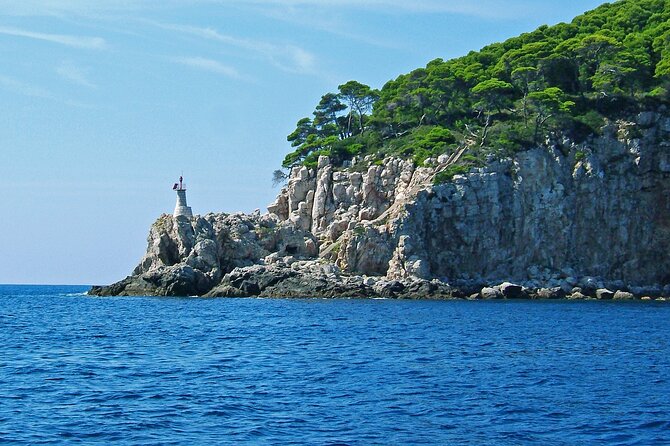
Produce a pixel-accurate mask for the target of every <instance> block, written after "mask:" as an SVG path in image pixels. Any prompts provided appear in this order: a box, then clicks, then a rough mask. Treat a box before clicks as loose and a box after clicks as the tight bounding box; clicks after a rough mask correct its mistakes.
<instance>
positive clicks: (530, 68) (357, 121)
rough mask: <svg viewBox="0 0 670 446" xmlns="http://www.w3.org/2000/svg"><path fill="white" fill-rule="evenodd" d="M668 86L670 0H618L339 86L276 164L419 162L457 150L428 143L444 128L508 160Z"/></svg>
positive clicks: (444, 142)
mask: <svg viewBox="0 0 670 446" xmlns="http://www.w3.org/2000/svg"><path fill="white" fill-rule="evenodd" d="M669 91H670V0H620V1H616V2H614V3H607V4H604V5H602V6H600V7H598V8H596V9H595V10H593V11H590V12H588V13H586V14H583V15H581V16H579V17H577V18H575V19H574V20H573V21H572V22H571V23H561V24H558V25H555V26H551V27H549V26H541V27H539V28H538V29H536V30H535V31H532V32H529V33H525V34H522V35H520V36H518V37H514V38H511V39H508V40H507V41H505V42H501V43H495V44H492V45H489V46H487V47H485V48H483V49H482V50H480V51H477V52H475V51H473V52H470V53H469V54H467V55H466V56H463V57H460V58H457V59H452V60H448V61H445V60H442V59H435V60H433V61H431V62H430V63H428V64H427V65H426V67H424V68H418V69H416V70H414V71H412V72H410V73H407V74H403V75H400V76H398V77H397V78H396V79H393V80H391V81H389V82H387V83H386V84H385V85H384V86H383V88H382V89H381V90H379V91H376V90H373V89H371V88H370V87H369V86H367V85H364V84H361V83H359V82H357V81H349V82H346V83H344V84H342V85H340V86H339V87H338V92H337V93H328V94H326V95H324V96H323V97H322V98H321V101H320V102H319V104H318V105H317V107H316V109H315V111H314V114H313V118H311V119H310V118H303V119H301V120H300V121H298V123H297V126H296V130H295V131H294V132H293V133H291V134H290V135H289V136H288V140H289V142H291V145H292V147H294V148H295V150H294V152H292V153H290V154H289V155H287V157H286V159H285V160H284V163H283V165H284V167H291V166H294V165H296V164H300V163H303V164H309V165H312V164H314V163H315V159H316V158H318V155H319V154H328V155H330V156H331V157H333V158H336V159H337V160H339V161H344V160H346V159H349V158H351V157H353V156H359V155H366V154H375V156H379V155H378V154H381V155H383V154H395V155H401V156H406V157H408V158H414V160H415V161H416V162H417V163H418V164H420V163H421V162H423V160H424V159H425V158H426V157H430V156H433V155H435V154H439V153H444V151H446V150H448V146H449V145H452V144H453V141H451V139H450V138H446V139H445V138H440V137H437V136H436V135H438V134H439V133H440V132H445V131H448V132H450V133H449V134H450V135H451V137H452V138H461V139H463V140H464V141H463V143H465V144H466V145H467V146H468V147H470V149H468V150H471V151H474V150H489V153H498V149H499V148H500V147H504V148H505V153H508V151H509V150H510V149H511V148H513V147H516V148H517V150H519V149H521V148H523V147H527V146H530V145H536V144H539V143H540V142H541V141H543V140H544V137H543V136H544V135H545V134H546V133H547V132H552V131H555V130H558V129H559V127H560V129H561V131H563V132H565V133H566V134H568V135H570V132H572V136H573V137H574V138H583V137H587V136H588V135H589V134H592V133H593V132H597V131H599V129H598V128H596V127H597V125H598V123H602V122H604V120H605V119H608V118H609V119H612V118H617V117H618V115H617V114H621V113H626V112H630V111H631V110H633V111H634V110H636V109H640V108H642V107H647V106H653V105H654V104H656V105H658V104H660V103H667V102H668V101H669V100H670V98H669V95H668V92H669ZM433 132H436V133H433ZM429 135H430V136H429ZM454 135H455V136H454Z"/></svg>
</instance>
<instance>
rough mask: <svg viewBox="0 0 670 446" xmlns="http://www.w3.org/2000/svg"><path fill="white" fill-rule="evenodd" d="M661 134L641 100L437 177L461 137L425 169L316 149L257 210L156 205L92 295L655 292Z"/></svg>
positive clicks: (657, 296)
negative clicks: (123, 267) (619, 115)
mask: <svg viewBox="0 0 670 446" xmlns="http://www.w3.org/2000/svg"><path fill="white" fill-rule="evenodd" d="M669 137H670V117H668V115H667V110H665V109H662V110H659V111H657V112H651V111H647V112H643V113H639V114H637V115H635V116H631V118H630V119H629V120H619V121H616V122H610V123H608V125H607V126H605V127H604V128H603V129H602V134H601V135H600V136H597V137H593V138H591V139H590V140H588V141H585V142H582V143H579V144H577V143H575V142H572V141H570V140H569V139H567V138H559V137H558V136H555V137H554V138H553V139H552V138H550V139H548V140H547V142H546V144H544V145H542V146H539V147H536V148H532V149H529V150H524V151H520V152H518V153H516V154H515V155H514V156H513V157H511V158H500V159H495V158H491V159H489V160H487V163H486V166H485V167H481V168H474V169H472V170H471V171H470V172H468V173H466V174H462V175H455V176H454V177H453V178H452V179H451V180H450V181H447V182H445V183H443V184H436V182H435V178H436V176H437V174H438V173H440V172H443V171H444V170H445V169H447V168H448V167H449V166H451V165H453V163H455V162H457V161H458V157H459V156H463V154H464V153H466V152H467V148H466V147H463V148H462V149H460V150H458V151H457V152H454V153H453V154H451V155H449V156H447V155H442V156H440V157H437V158H435V159H428V160H427V161H426V162H425V163H424V164H423V165H421V166H415V165H414V164H413V162H412V161H411V160H403V159H399V158H392V157H390V158H384V159H383V160H376V159H373V158H371V157H367V158H364V159H354V160H353V162H352V164H351V165H348V166H346V167H344V166H338V165H334V164H332V163H331V160H330V159H329V158H327V157H323V156H322V157H320V158H319V160H318V166H317V167H316V168H315V169H308V168H307V167H295V168H294V169H293V170H292V171H291V174H290V177H289V180H288V184H287V185H286V186H285V187H284V188H283V189H282V190H281V192H280V193H279V195H278V197H277V199H276V200H275V202H274V203H272V204H271V205H270V206H268V213H266V214H261V213H260V211H256V212H254V213H251V214H242V213H237V214H213V213H212V214H207V215H204V216H195V217H191V218H189V217H186V216H178V217H173V216H171V215H163V216H161V217H160V218H159V219H158V220H157V221H156V222H155V223H154V224H153V225H152V227H151V230H150V234H149V237H148V248H147V252H146V254H145V255H144V257H143V258H142V260H141V262H140V264H139V265H138V266H137V267H136V268H135V270H134V271H133V272H132V274H131V275H130V276H129V277H127V278H126V279H124V280H122V281H120V282H118V283H116V284H113V285H110V286H107V287H94V288H93V289H91V291H90V294H96V295H181V296H191V295H197V296H263V297H371V298H373V297H390V298H435V299H438V298H439V299H452V298H463V299H501V298H515V299H563V298H565V299H601V300H609V299H616V300H627V299H644V300H664V299H667V298H668V297H669V296H670V286H668V285H669V284H670V256H668V254H667V253H668V252H670V138H669ZM505 280H507V281H508V282H504V281H505Z"/></svg>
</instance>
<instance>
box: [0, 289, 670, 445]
mask: <svg viewBox="0 0 670 446" xmlns="http://www.w3.org/2000/svg"><path fill="white" fill-rule="evenodd" d="M87 288H88V287H85V286H17V285H2V286H0V444H3V445H4V444H17V445H41V444H86V445H88V444H105V445H106V444H115V445H200V444H203V445H209V444H217V445H218V444H231V445H238V444H254V445H255V444H258V445H419V444H429V445H452V444H457V445H459V444H467V445H525V444H539V445H670V302H597V301H584V302H571V301H473V302H471V301H429V300H412V301H404V300H363V299H351V300H347V299H345V300H327V299H310V298H305V299H258V298H249V299H223V298H221V299H211V298H209V299H205V298H193V297H185V298H165V297H163V298H157V297H92V296H87V295H86V294H85V291H86V289H87Z"/></svg>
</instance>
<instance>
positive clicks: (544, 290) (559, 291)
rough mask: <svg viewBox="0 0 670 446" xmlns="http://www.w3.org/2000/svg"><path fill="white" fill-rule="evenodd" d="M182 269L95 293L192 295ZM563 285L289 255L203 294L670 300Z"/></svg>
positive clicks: (632, 290)
mask: <svg viewBox="0 0 670 446" xmlns="http://www.w3.org/2000/svg"><path fill="white" fill-rule="evenodd" d="M179 273H180V274H179V275H174V276H170V275H169V274H166V273H165V272H164V271H162V272H158V273H157V274H153V275H148V276H143V277H138V276H129V277H128V278H126V279H124V280H122V281H120V282H118V283H116V284H114V285H111V286H108V287H97V286H96V287H93V288H92V289H91V290H90V291H89V294H91V295H98V296H112V295H122V296H123V295H128V296H132V295H172V296H175V295H184V296H188V295H192V294H190V293H192V291H193V284H194V283H196V281H197V279H196V273H195V272H194V271H191V270H189V269H188V268H186V269H182V270H180V272H179ZM550 283H551V284H553V285H556V284H557V283H560V285H558V286H546V287H536V286H532V284H531V286H526V285H523V284H518V283H511V282H502V283H500V284H499V285H484V284H481V283H475V282H470V283H464V282H461V283H458V284H456V285H450V284H447V283H445V282H442V281H440V280H438V279H432V280H426V279H419V278H413V279H401V280H395V279H388V278H386V277H374V276H357V275H354V276H350V275H343V274H341V272H340V271H339V269H338V268H337V267H336V266H334V265H332V264H327V263H323V262H322V261H319V260H297V259H295V258H292V257H288V258H283V259H281V260H279V261H277V262H276V263H274V264H271V265H253V266H248V267H241V268H240V267H238V268H235V269H233V270H232V271H231V272H230V273H228V274H226V275H224V276H223V278H222V280H221V282H220V283H219V284H218V285H216V286H215V287H213V288H212V289H210V290H209V291H207V292H206V293H202V294H199V295H200V296H202V297H266V298H388V299H440V300H447V299H465V300H501V299H525V300H538V299H570V300H644V301H652V300H655V301H659V302H660V301H666V300H668V301H670V299H669V298H668V297H667V296H669V295H670V287H665V289H664V288H661V287H658V286H651V287H626V286H625V285H624V284H622V283H616V282H614V283H610V284H607V285H606V284H605V283H604V282H603V281H602V280H599V279H597V278H593V277H584V278H581V279H579V280H577V279H574V278H572V277H568V278H565V279H563V280H558V279H552V281H551V282H550Z"/></svg>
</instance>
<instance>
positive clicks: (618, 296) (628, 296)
mask: <svg viewBox="0 0 670 446" xmlns="http://www.w3.org/2000/svg"><path fill="white" fill-rule="evenodd" d="M613 299H614V300H633V299H635V295H634V294H633V293H629V292H627V291H621V290H617V292H616V293H614V296H613Z"/></svg>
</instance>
